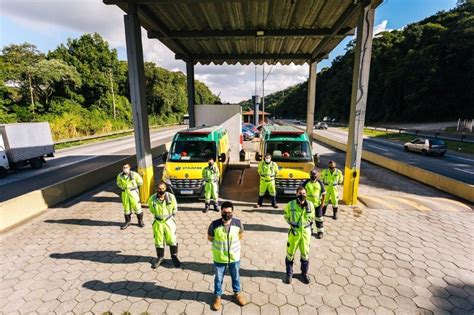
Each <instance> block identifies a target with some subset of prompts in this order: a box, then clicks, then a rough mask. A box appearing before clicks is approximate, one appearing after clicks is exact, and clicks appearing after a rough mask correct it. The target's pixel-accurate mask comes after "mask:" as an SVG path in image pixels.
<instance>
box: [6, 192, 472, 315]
mask: <svg viewBox="0 0 474 315" xmlns="http://www.w3.org/2000/svg"><path fill="white" fill-rule="evenodd" d="M282 206H283V204H280V208H281V207H282ZM147 211H148V210H146V220H147V226H146V227H145V228H143V229H140V228H138V227H137V226H132V227H131V228H129V229H127V230H125V231H121V230H120V229H119V225H120V223H121V222H122V220H123V218H122V213H121V206H120V203H119V200H118V197H117V195H116V194H115V193H114V192H113V185H112V184H107V185H104V186H102V187H101V188H100V189H97V190H96V191H94V192H91V193H88V194H85V195H83V196H81V197H80V198H78V199H76V200H73V201H71V202H70V203H69V204H66V205H64V206H63V207H61V208H57V209H50V210H48V211H47V212H46V213H45V214H43V215H42V216H40V217H38V218H36V219H34V220H32V221H31V222H29V223H27V224H26V225H23V226H21V227H19V228H16V229H15V230H13V231H11V232H9V233H6V234H4V235H2V236H1V237H0V238H1V253H0V260H1V263H0V264H1V273H0V276H1V282H0V311H1V313H5V314H6V313H22V314H23V313H30V312H37V313H48V312H56V313H58V314H64V313H67V312H74V313H90V312H91V313H96V314H97V313H102V312H106V311H110V312H112V313H115V314H120V313H123V312H126V311H128V312H130V313H132V314H140V313H143V312H148V313H150V314H159V313H167V314H182V313H186V314H202V313H211V310H210V303H211V301H212V299H213V295H212V289H213V274H212V260H211V252H210V244H209V242H208V241H207V240H206V230H207V227H208V225H209V223H210V222H211V221H212V220H214V219H216V218H218V216H219V215H218V214H217V213H215V212H210V213H208V214H203V213H202V212H201V204H198V203H182V204H180V212H179V215H178V217H177V222H178V227H179V230H178V233H179V234H178V239H179V243H180V244H179V248H180V258H181V260H182V261H183V263H184V264H183V265H184V266H183V268H182V269H175V268H173V267H172V266H171V263H170V261H169V260H168V261H166V263H165V264H164V266H162V267H160V268H159V269H157V270H152V269H151V268H150V261H151V259H152V257H154V256H155V250H154V247H153V240H152V231H151V225H150V223H151V220H152V217H151V215H150V214H149V213H148V212H147ZM328 212H329V214H330V213H331V212H330V211H328ZM236 213H237V216H238V217H240V218H241V219H242V220H243V222H244V224H245V228H246V235H245V240H244V241H243V247H242V270H241V276H242V284H243V291H244V295H245V297H246V298H247V300H248V301H249V304H248V305H247V306H245V307H244V308H240V307H238V306H236V305H235V304H234V303H232V302H231V301H230V298H231V288H230V279H229V278H228V277H226V280H225V289H226V295H225V296H224V305H223V310H222V313H224V314H235V313H236V314H240V313H242V314H259V313H260V314H272V315H274V314H284V315H287V314H296V313H301V314H315V313H316V312H319V313H321V314H331V313H338V314H353V313H358V314H374V313H376V314H393V313H397V314H430V313H435V314H449V313H452V314H472V313H473V312H474V266H473V261H474V257H473V256H474V254H473V247H474V242H473V240H474V220H473V213H472V212H456V213H453V212H442V211H430V212H418V211H389V210H374V209H370V210H368V209H360V208H355V209H351V208H349V207H342V213H341V216H340V220H338V221H333V220H332V219H330V218H327V219H326V231H327V233H326V237H325V238H324V239H323V240H317V239H315V238H313V239H312V244H311V278H312V283H311V285H304V284H303V283H301V282H300V281H299V280H298V279H296V280H295V281H294V282H293V284H292V285H286V284H284V283H283V281H282V279H283V277H284V257H285V246H286V237H287V227H286V225H285V222H284V220H283V216H282V210H273V209H271V210H270V209H269V208H268V209H267V208H263V209H258V210H254V209H252V208H251V204H250V203H245V202H239V203H238V206H237V211H236ZM134 222H136V218H134ZM167 257H168V258H169V252H168V251H167ZM295 267H296V270H298V269H299V261H296V262H295Z"/></svg>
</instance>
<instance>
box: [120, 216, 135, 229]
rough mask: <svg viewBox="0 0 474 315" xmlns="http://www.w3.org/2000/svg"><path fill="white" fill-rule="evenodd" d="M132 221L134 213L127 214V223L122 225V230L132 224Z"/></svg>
mask: <svg viewBox="0 0 474 315" xmlns="http://www.w3.org/2000/svg"><path fill="white" fill-rule="evenodd" d="M130 221H132V215H131V214H126V215H125V223H124V224H123V225H122V226H121V227H120V229H121V230H125V229H126V228H128V227H129V226H130Z"/></svg>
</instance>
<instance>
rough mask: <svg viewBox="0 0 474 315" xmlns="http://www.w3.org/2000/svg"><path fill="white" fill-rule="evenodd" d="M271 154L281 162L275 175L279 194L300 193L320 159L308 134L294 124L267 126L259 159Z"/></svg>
mask: <svg viewBox="0 0 474 315" xmlns="http://www.w3.org/2000/svg"><path fill="white" fill-rule="evenodd" d="M267 153H270V154H271V155H272V160H273V161H274V162H276V163H277V164H278V168H279V170H280V171H279V173H278V175H277V177H276V178H275V183H276V188H277V194H279V195H292V196H294V195H295V194H296V189H297V188H298V186H300V185H301V184H303V182H304V181H305V180H306V179H307V178H309V172H310V171H311V170H312V169H313V168H314V167H315V163H317V161H318V160H319V156H318V155H317V154H315V155H313V153H312V142H311V139H310V138H309V137H308V134H307V133H306V132H304V131H303V130H301V129H297V128H295V127H291V126H276V125H271V126H265V127H264V128H263V130H262V133H261V134H260V147H259V152H258V153H257V154H256V156H255V158H256V160H257V161H260V160H261V159H262V156H265V154H267Z"/></svg>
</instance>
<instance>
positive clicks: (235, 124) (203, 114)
mask: <svg viewBox="0 0 474 315" xmlns="http://www.w3.org/2000/svg"><path fill="white" fill-rule="evenodd" d="M195 114H196V127H199V126H202V125H205V126H219V125H222V126H224V127H225V128H226V129H227V132H228V133H229V141H230V150H231V151H230V161H231V162H237V161H239V151H240V149H241V148H240V134H241V132H242V108H241V107H240V105H196V106H195Z"/></svg>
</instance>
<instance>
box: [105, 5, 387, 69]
mask: <svg viewBox="0 0 474 315" xmlns="http://www.w3.org/2000/svg"><path fill="white" fill-rule="evenodd" d="M103 1H104V3H105V4H116V5H118V6H119V7H120V8H121V9H122V10H123V11H125V12H126V13H129V8H128V1H127V0H103ZM381 2H382V0H240V1H239V0H135V3H137V12H138V16H139V20H140V24H141V25H142V26H143V27H144V28H145V29H146V30H147V31H148V37H149V38H157V39H159V40H160V41H161V42H162V43H163V44H164V45H166V46H167V47H168V48H169V49H171V50H172V51H173V52H174V53H175V54H176V59H182V60H186V61H191V62H193V63H194V64H196V63H201V64H204V65H207V64H210V63H214V64H223V63H228V64H236V63H241V64H245V65H247V64H250V63H255V64H262V63H264V62H266V63H267V64H275V63H278V62H279V63H281V64H285V65H286V64H290V63H294V64H298V65H300V64H304V63H306V62H309V61H319V60H320V59H322V58H324V57H325V56H327V55H328V53H329V52H330V51H331V50H332V49H334V47H336V46H337V45H338V44H339V43H340V42H341V41H342V40H343V39H344V37H345V36H347V35H350V34H353V30H354V28H355V27H356V24H357V18H358V15H359V14H360V12H361V11H360V10H359V8H360V6H361V5H363V4H369V3H371V5H372V6H373V7H374V8H375V7H376V6H378V5H379V4H380V3H381Z"/></svg>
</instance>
